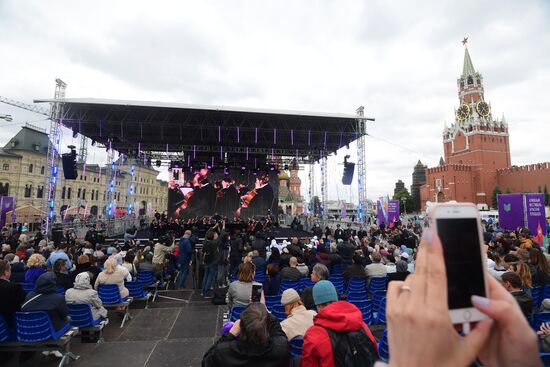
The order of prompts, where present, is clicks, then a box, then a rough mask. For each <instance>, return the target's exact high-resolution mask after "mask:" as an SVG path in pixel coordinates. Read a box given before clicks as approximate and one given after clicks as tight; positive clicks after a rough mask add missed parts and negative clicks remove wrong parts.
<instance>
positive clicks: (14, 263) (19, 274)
mask: <svg viewBox="0 0 550 367" xmlns="http://www.w3.org/2000/svg"><path fill="white" fill-rule="evenodd" d="M4 260H7V261H9V262H10V266H11V277H10V281H12V282H14V283H24V282H25V264H24V263H22V262H21V261H19V258H18V257H16V256H15V255H14V254H7V255H6V256H4Z"/></svg>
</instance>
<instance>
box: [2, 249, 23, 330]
mask: <svg viewBox="0 0 550 367" xmlns="http://www.w3.org/2000/svg"><path fill="white" fill-rule="evenodd" d="M10 277H11V266H10V263H9V262H8V261H7V260H5V259H3V260H0V299H1V300H2V301H1V302H0V315H2V316H4V320H6V322H7V324H8V327H10V328H11V327H12V326H13V320H14V317H15V313H16V312H19V311H20V310H21V304H23V301H24V300H25V292H24V291H23V289H22V288H21V286H20V285H19V284H16V283H12V282H10Z"/></svg>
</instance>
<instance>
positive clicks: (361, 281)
mask: <svg viewBox="0 0 550 367" xmlns="http://www.w3.org/2000/svg"><path fill="white" fill-rule="evenodd" d="M366 290H367V282H366V280H365V278H357V277H352V278H350V280H349V282H348V293H361V292H366Z"/></svg>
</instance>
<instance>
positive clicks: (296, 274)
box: [281, 256, 302, 280]
mask: <svg viewBox="0 0 550 367" xmlns="http://www.w3.org/2000/svg"><path fill="white" fill-rule="evenodd" d="M297 265H298V259H297V258H296V257H294V256H292V257H291V258H290V260H289V266H287V267H285V268H283V269H282V270H281V280H300V278H301V277H302V273H300V270H298V269H296V266H297Z"/></svg>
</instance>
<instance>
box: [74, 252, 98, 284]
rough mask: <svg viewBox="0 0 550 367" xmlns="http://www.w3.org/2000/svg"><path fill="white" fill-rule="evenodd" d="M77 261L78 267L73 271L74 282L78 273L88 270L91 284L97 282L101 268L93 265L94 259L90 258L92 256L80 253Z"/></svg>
mask: <svg viewBox="0 0 550 367" xmlns="http://www.w3.org/2000/svg"><path fill="white" fill-rule="evenodd" d="M76 261H77V264H76V268H75V270H74V271H73V273H72V276H73V283H74V280H75V279H76V276H77V275H78V274H80V273H83V272H87V273H89V274H90V284H95V281H96V279H97V276H98V275H99V268H98V267H97V266H95V265H93V261H91V260H90V256H88V255H80V256H79V257H78V258H77V260H76Z"/></svg>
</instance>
